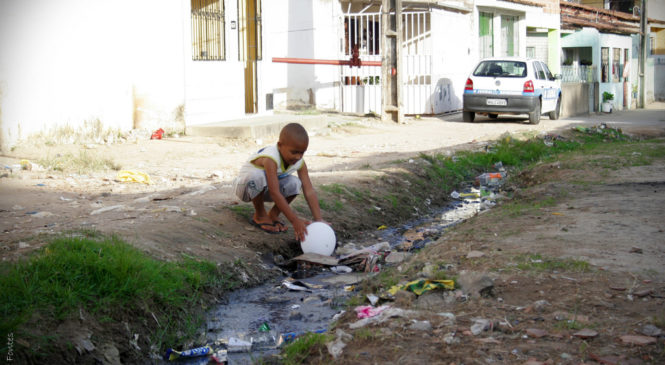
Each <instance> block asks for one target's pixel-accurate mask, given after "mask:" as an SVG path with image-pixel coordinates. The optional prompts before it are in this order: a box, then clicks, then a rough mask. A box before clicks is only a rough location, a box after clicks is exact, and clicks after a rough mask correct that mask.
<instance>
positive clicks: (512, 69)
mask: <svg viewBox="0 0 665 365" xmlns="http://www.w3.org/2000/svg"><path fill="white" fill-rule="evenodd" d="M473 76H486V77H499V76H500V77H525V76H526V63H525V62H520V61H483V62H481V63H480V64H478V67H476V69H475V70H474V71H473Z"/></svg>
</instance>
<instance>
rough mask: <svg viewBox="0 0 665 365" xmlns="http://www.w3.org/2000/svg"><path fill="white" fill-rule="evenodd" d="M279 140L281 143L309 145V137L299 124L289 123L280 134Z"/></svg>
mask: <svg viewBox="0 0 665 365" xmlns="http://www.w3.org/2000/svg"><path fill="white" fill-rule="evenodd" d="M279 140H280V141H281V142H286V141H293V142H296V143H304V144H309V135H307V131H306V130H305V127H303V126H302V125H300V124H299V123H289V124H287V125H285V126H284V128H282V131H281V132H280V133H279Z"/></svg>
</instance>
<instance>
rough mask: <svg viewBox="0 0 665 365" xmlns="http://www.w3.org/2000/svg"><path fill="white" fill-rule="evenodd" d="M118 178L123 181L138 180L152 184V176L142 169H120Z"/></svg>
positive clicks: (138, 181)
mask: <svg viewBox="0 0 665 365" xmlns="http://www.w3.org/2000/svg"><path fill="white" fill-rule="evenodd" d="M117 178H118V180H120V181H122V182H137V183H143V184H148V185H150V184H152V181H151V180H150V176H149V175H148V174H146V173H145V172H141V171H132V170H121V171H118V175H117Z"/></svg>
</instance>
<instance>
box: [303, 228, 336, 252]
mask: <svg viewBox="0 0 665 365" xmlns="http://www.w3.org/2000/svg"><path fill="white" fill-rule="evenodd" d="M336 242H337V239H336V238H335V231H333V229H332V228H331V227H330V226H329V225H327V224H325V223H323V222H314V223H312V224H310V225H309V226H307V234H306V235H305V239H304V240H303V241H302V242H300V247H301V248H302V252H304V253H318V254H319V255H325V256H330V255H332V253H333V252H334V251H335V243H336Z"/></svg>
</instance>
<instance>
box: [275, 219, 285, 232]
mask: <svg viewBox="0 0 665 365" xmlns="http://www.w3.org/2000/svg"><path fill="white" fill-rule="evenodd" d="M272 225H273V226H275V227H276V228H277V229H278V231H277V232H279V233H284V232H286V231H287V230H288V228H287V227H286V224H284V222H282V221H280V220H276V221H272Z"/></svg>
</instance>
